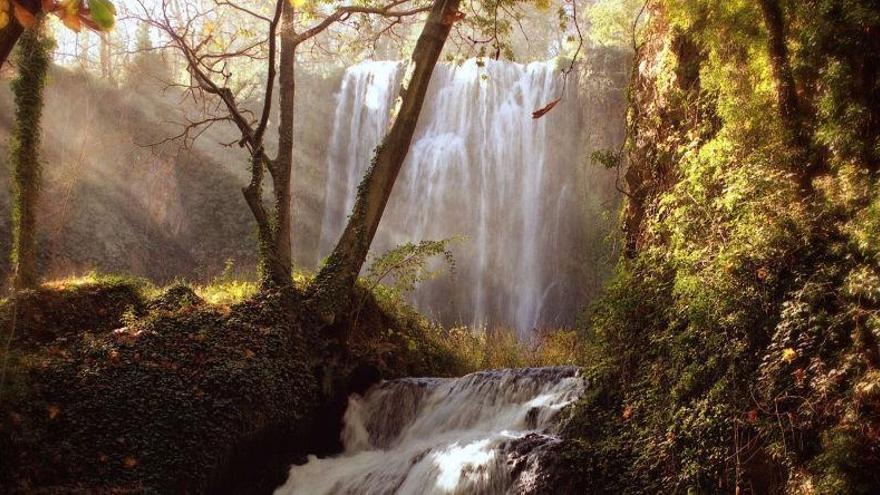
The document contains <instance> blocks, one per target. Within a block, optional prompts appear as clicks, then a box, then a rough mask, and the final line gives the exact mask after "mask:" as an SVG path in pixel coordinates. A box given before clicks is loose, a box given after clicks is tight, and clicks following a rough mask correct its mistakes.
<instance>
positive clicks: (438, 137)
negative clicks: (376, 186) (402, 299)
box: [320, 60, 583, 335]
mask: <svg viewBox="0 0 880 495" xmlns="http://www.w3.org/2000/svg"><path fill="white" fill-rule="evenodd" d="M404 67H405V66H404V64H402V63H399V62H388V61H384V62H375V61H369V62H363V63H361V64H358V65H355V66H353V67H351V68H349V69H348V70H347V71H346V72H345V75H344V77H343V80H342V85H341V88H340V90H339V93H338V95H337V107H336V112H335V120H334V127H333V134H332V137H331V144H330V150H329V159H328V180H327V188H326V192H325V210H324V217H323V221H322V236H321V243H320V244H321V252H322V253H324V254H328V253H329V252H330V250H331V249H332V247H333V245H334V244H335V242H336V240H337V239H338V237H339V235H340V233H341V232H342V229H343V228H344V225H345V221H346V218H347V215H348V213H349V212H350V211H351V206H352V204H353V200H354V197H355V190H356V188H357V185H358V183H359V182H360V180H361V177H362V175H363V173H364V171H365V169H366V167H367V166H368V164H369V162H370V158H371V155H372V150H373V148H374V147H375V146H376V144H377V143H378V142H379V141H380V140H381V137H382V136H383V135H384V132H385V130H386V129H387V127H388V125H389V122H390V116H389V114H390V111H391V108H392V107H393V104H394V101H395V98H396V96H397V93H398V87H399V83H400V80H401V77H402V72H403V69H404ZM561 90H562V88H561V78H560V75H559V71H558V70H557V69H556V68H555V65H554V62H536V63H531V64H528V65H523V64H516V63H512V62H504V61H494V60H485V61H483V62H479V63H478V62H477V61H476V60H468V61H466V62H464V63H463V64H461V65H455V64H440V65H438V66H437V68H436V69H435V72H434V75H433V78H432V81H431V86H430V88H429V91H428V95H427V98H426V100H425V107H424V109H423V112H422V116H421V118H420V122H419V126H418V128H417V130H416V134H415V136H414V139H413V143H412V147H411V148H410V151H409V155H408V157H407V160H406V162H405V163H404V165H403V169H402V172H401V175H400V177H399V178H398V181H397V183H396V185H395V187H394V191H393V193H392V197H391V199H390V201H389V205H388V207H387V209H386V213H385V217H384V218H383V220H382V224H381V225H380V227H379V232H378V234H377V237H376V240H375V241H374V244H373V252H374V253H381V252H384V251H385V250H387V249H390V248H392V247H394V246H396V245H398V244H400V243H402V242H406V241H419V240H423V239H443V238H448V237H452V236H454V235H459V234H461V235H464V236H465V237H466V239H467V240H466V241H465V242H464V243H462V245H460V246H458V247H456V248H455V249H454V251H455V255H456V262H457V269H456V272H455V277H454V279H449V278H447V279H443V280H435V281H431V282H428V283H427V284H425V285H424V286H423V287H421V288H420V289H419V290H417V291H416V293H415V295H414V302H415V303H416V305H417V306H418V307H419V308H420V309H421V310H422V311H425V312H427V313H431V314H433V316H437V317H439V318H440V319H441V320H443V321H444V322H445V323H466V324H475V325H480V324H506V325H511V326H514V327H516V328H517V329H519V331H520V332H521V334H523V335H525V334H526V332H528V331H529V330H531V329H533V328H535V327H538V326H541V325H561V324H566V323H570V322H571V320H572V319H573V317H574V314H575V312H576V311H577V309H578V307H579V306H580V304H581V303H582V301H581V299H580V298H579V292H578V291H579V286H578V280H577V279H576V278H577V275H576V273H577V270H575V269H572V266H573V265H574V264H575V263H576V260H577V258H578V256H579V250H580V247H579V246H578V232H580V229H581V225H580V224H581V223H583V219H582V217H581V212H580V208H581V207H580V206H579V203H578V195H577V193H576V191H577V190H578V188H577V187H576V180H577V179H576V177H577V176H578V174H577V164H578V163H579V162H578V158H579V157H578V153H577V150H578V148H577V143H578V139H579V136H580V129H579V126H578V124H577V118H576V116H577V115H576V114H577V112H576V106H577V105H576V103H574V100H573V99H571V98H569V99H566V100H563V102H562V103H561V104H560V105H558V106H557V108H556V109H554V110H553V111H552V112H550V113H549V114H548V115H547V116H545V117H544V118H541V119H532V116H531V114H532V112H533V111H534V110H536V109H538V108H541V107H543V106H544V105H545V104H547V103H548V102H550V101H552V100H554V99H556V98H558V97H559V96H560V95H561Z"/></svg>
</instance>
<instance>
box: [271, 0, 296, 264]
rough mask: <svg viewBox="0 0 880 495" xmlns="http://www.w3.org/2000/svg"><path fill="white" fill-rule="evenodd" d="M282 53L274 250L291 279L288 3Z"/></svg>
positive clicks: (291, 41) (290, 13)
mask: <svg viewBox="0 0 880 495" xmlns="http://www.w3.org/2000/svg"><path fill="white" fill-rule="evenodd" d="M280 35H281V54H280V57H279V62H278V73H279V75H278V92H279V100H280V101H279V114H280V116H279V122H278V156H277V157H276V158H275V161H274V162H273V163H272V168H271V169H270V172H271V174H272V186H273V192H274V196H275V204H274V209H275V215H274V216H275V218H274V222H273V229H274V233H273V235H274V247H275V254H276V256H277V257H278V262H279V263H281V264H282V265H283V266H284V267H285V272H286V274H287V279H288V280H290V267H291V266H292V264H293V259H292V255H291V246H290V242H291V239H290V228H291V212H290V210H291V192H290V191H291V184H290V180H291V171H292V169H293V106H294V103H293V99H294V94H295V90H296V81H295V78H294V63H295V60H296V59H295V55H296V43H295V42H294V39H293V38H294V36H295V33H294V31H293V7H292V6H291V5H290V2H284V7H283V8H282V11H281V25H280Z"/></svg>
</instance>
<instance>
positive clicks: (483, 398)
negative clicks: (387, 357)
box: [275, 367, 586, 495]
mask: <svg viewBox="0 0 880 495" xmlns="http://www.w3.org/2000/svg"><path fill="white" fill-rule="evenodd" d="M585 387H586V382H585V380H584V378H583V377H582V376H580V374H579V372H578V370H577V368H574V367H554V368H528V369H512V370H493V371H482V372H478V373H473V374H470V375H467V376H464V377H461V378H404V379H400V380H392V381H386V382H382V383H379V384H377V385H374V386H373V387H372V388H370V389H369V390H368V391H367V392H366V393H365V395H363V396H358V395H355V396H352V397H351V398H350V399H349V403H348V409H347V410H346V412H345V416H344V426H343V430H342V441H343V445H344V452H343V453H342V454H341V455H339V456H337V457H332V458H325V459H319V458H317V457H315V456H310V457H309V460H308V462H307V463H306V464H304V465H301V466H294V467H293V468H292V469H291V470H290V476H289V478H288V480H287V482H286V483H285V484H284V485H283V486H282V487H280V488H278V489H277V490H276V492H275V493H276V495H293V494H310V495H318V494H330V493H333V494H358V495H360V494H365V495H366V494H391V493H394V494H400V495H404V494H503V493H518V492H524V491H527V487H528V486H529V483H530V482H532V481H533V479H534V478H535V476H536V475H537V469H538V463H539V462H540V456H541V452H542V451H544V450H545V449H546V447H547V446H549V445H553V444H555V443H558V442H559V439H558V438H557V437H556V436H555V433H556V432H557V429H558V427H559V424H560V419H561V414H560V413H561V411H562V409H563V408H564V407H565V406H567V405H569V404H571V403H572V402H574V401H575V400H577V399H578V397H580V395H581V394H582V393H583V391H584V389H585Z"/></svg>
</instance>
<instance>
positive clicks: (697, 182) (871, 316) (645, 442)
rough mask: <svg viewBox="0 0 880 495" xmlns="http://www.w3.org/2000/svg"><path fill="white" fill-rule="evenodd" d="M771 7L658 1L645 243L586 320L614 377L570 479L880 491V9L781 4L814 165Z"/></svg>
mask: <svg viewBox="0 0 880 495" xmlns="http://www.w3.org/2000/svg"><path fill="white" fill-rule="evenodd" d="M759 4H760V2H745V1H733V2H704V1H674V2H673V1H659V0H657V1H651V2H648V8H649V11H650V21H649V24H648V26H647V32H646V35H645V39H644V44H642V45H640V48H639V53H638V56H637V61H636V67H635V70H634V79H633V90H632V94H631V98H630V105H631V106H630V111H629V129H630V130H629V145H628V155H629V164H628V167H629V168H628V171H627V172H626V176H625V180H626V189H627V192H628V197H627V198H626V202H625V209H624V212H623V214H622V227H623V230H624V235H625V241H626V242H625V244H626V248H627V249H626V256H624V258H623V259H622V260H621V261H620V263H619V265H618V268H617V274H616V277H615V279H614V280H613V281H612V283H611V284H610V286H609V287H608V288H607V290H606V294H605V296H604V298H603V299H602V300H601V301H600V302H599V303H598V304H596V305H594V307H593V308H591V310H590V311H589V315H588V318H587V320H588V323H586V324H585V325H584V326H583V328H582V329H581V335H582V338H583V339H584V340H585V341H586V343H587V351H586V352H587V355H588V357H587V359H586V363H587V367H586V369H587V373H588V374H589V375H590V376H591V377H592V378H593V383H594V384H596V386H595V387H594V389H593V390H592V391H591V393H590V394H589V396H588V397H586V398H585V399H584V400H583V401H582V402H581V403H580V404H579V405H578V410H577V411H576V413H575V418H574V421H572V422H571V423H570V424H569V431H568V435H569V439H570V440H569V441H568V442H567V444H566V447H565V449H563V450H564V451H563V452H562V453H561V454H560V457H559V458H560V467H559V470H561V472H562V473H564V474H565V475H566V477H565V483H573V484H570V485H564V484H563V485H558V486H591V487H596V488H595V491H596V492H607V493H658V492H674V493H684V492H687V493H878V491H880V474H878V473H880V371H878V369H877V366H878V347H877V342H878V339H880V250H878V246H880V243H878V240H880V199H878V198H880V194H878V188H880V184H878V163H880V147H878V142H877V136H878V135H880V80H878V77H877V70H878V69H877V68H878V67H880V7H878V5H877V4H876V2H869V1H831V0H817V1H812V2H786V1H783V2H780V5H781V8H782V12H783V18H784V24H785V41H786V43H787V46H788V48H789V53H788V55H789V57H790V61H789V62H790V65H791V67H792V71H793V73H794V79H795V81H796V84H797V95H798V98H800V99H801V102H800V104H801V105H802V106H803V115H805V117H804V123H803V125H804V128H805V129H807V132H808V134H809V136H808V139H809V143H808V146H809V147H810V148H811V150H812V152H813V153H814V154H813V155H812V157H811V158H810V159H811V160H815V161H816V163H817V164H819V166H815V167H807V166H806V165H804V164H801V163H798V162H797V161H796V158H798V157H802V156H803V155H802V154H800V153H799V150H797V149H793V145H792V143H791V141H790V140H789V139H787V137H786V122H785V121H784V118H783V117H782V116H781V115H780V112H779V111H778V107H777V81H776V75H775V72H774V70H773V59H772V57H771V56H770V52H769V50H768V36H769V35H768V32H767V29H766V28H765V24H764V17H763V16H762V10H761V7H760V5H759ZM808 169H809V170H820V172H818V173H815V176H812V177H808V179H810V180H811V181H812V184H811V185H812V188H813V189H814V190H813V191H812V192H810V191H807V192H806V193H805V191H804V190H803V189H802V188H801V184H802V183H803V176H802V173H801V172H800V171H801V170H808ZM811 173H814V172H811Z"/></svg>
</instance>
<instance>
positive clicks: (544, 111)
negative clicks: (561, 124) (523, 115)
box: [532, 98, 562, 119]
mask: <svg viewBox="0 0 880 495" xmlns="http://www.w3.org/2000/svg"><path fill="white" fill-rule="evenodd" d="M560 100H562V98H556V99H555V100H553V101H551V102H550V103H548V104H546V105H544V107H543V108H539V109H537V110H535V111H534V112H532V118H533V119H540V118H541V117H543V116H544V115H547V112H549V111H550V110H553V107H555V106H556V104H557V103H559V102H560Z"/></svg>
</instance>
